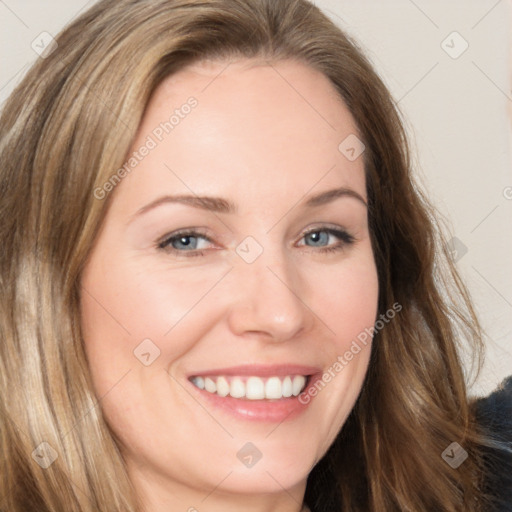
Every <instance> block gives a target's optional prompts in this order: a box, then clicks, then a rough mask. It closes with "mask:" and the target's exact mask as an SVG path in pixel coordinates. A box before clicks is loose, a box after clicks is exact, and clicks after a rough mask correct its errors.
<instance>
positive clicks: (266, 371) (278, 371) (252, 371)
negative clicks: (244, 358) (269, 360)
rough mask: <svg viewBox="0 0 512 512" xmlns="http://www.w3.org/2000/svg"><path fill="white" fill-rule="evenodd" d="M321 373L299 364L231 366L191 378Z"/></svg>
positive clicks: (206, 371) (311, 367) (199, 372)
mask: <svg viewBox="0 0 512 512" xmlns="http://www.w3.org/2000/svg"><path fill="white" fill-rule="evenodd" d="M320 371H321V369H320V368H318V367H316V366H305V365H299V364H273V365H262V364H246V365H241V366H230V367H226V368H215V369H208V370H200V371H196V372H194V373H191V374H190V375H189V377H194V376H197V375H200V376H203V377H208V376H212V375H232V376H234V375H246V376H247V375H249V376H251V375H254V376H256V377H271V376H277V377H286V376H287V375H305V376H306V375H314V374H316V373H319V372H320Z"/></svg>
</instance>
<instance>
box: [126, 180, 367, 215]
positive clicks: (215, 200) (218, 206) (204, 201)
mask: <svg viewBox="0 0 512 512" xmlns="http://www.w3.org/2000/svg"><path fill="white" fill-rule="evenodd" d="M342 197H351V198H354V199H357V200H358V201H360V202H361V203H363V204H364V205H365V206H368V205H367V204H366V201H365V200H364V199H363V197H362V196H361V195H360V194H359V193H358V192H356V191H355V190H352V189H350V188H346V187H341V188H335V189H332V190H326V191H325V192H321V193H319V194H316V195H314V196H311V197H310V198H309V199H308V200H307V201H306V202H305V203H304V206H305V207H306V208H316V207H318V206H322V205H325V204H328V203H330V202H332V201H334V200H335V199H338V198H342ZM169 203H171V204H172V203H178V204H185V205H188V206H192V207H193V208H200V209H202V210H207V211H211V212H215V213H228V214H235V213H237V212H238V208H237V206H236V205H235V204H234V203H232V202H231V201H228V200H227V199H223V198H221V197H213V196H196V195H176V196H169V195H166V196H162V197H159V198H158V199H155V200H154V201H151V202H150V203H148V204H147V205H145V206H143V207H142V208H140V209H139V210H138V211H137V212H136V213H135V214H134V215H133V216H132V217H137V216H139V215H142V214H143V213H146V212H148V211H149V210H153V209H154V208H157V207H158V206H161V205H163V204H169Z"/></svg>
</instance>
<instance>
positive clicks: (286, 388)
mask: <svg viewBox="0 0 512 512" xmlns="http://www.w3.org/2000/svg"><path fill="white" fill-rule="evenodd" d="M283 396H284V397H285V398H288V397H289V396H292V379H291V377H285V378H284V380H283Z"/></svg>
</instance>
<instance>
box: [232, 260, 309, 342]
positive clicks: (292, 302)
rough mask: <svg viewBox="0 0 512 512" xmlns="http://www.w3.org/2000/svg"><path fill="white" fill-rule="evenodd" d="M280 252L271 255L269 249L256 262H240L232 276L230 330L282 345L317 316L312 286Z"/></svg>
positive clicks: (305, 329)
mask: <svg viewBox="0 0 512 512" xmlns="http://www.w3.org/2000/svg"><path fill="white" fill-rule="evenodd" d="M278 252H279V251H273V254H272V255H271V254H270V251H269V250H265V251H264V252H263V254H262V255H261V256H260V257H259V258H258V259H257V260H256V261H254V262H253V263H246V262H245V261H242V260H239V261H237V262H236V264H235V269H233V271H232V272H231V276H230V279H231V286H232V288H231V289H230V292H232V296H231V302H230V311H229V315H228V319H229V326H230V329H231V330H232V332H233V333H235V334H236V335H239V336H243V335H247V334H258V335H260V336H264V337H265V338H266V339H268V340H269V341H275V342H282V341H286V340H289V339H293V338H294V337H297V336H298V335H299V334H301V333H304V332H308V330H309V329H311V327H312V326H313V323H314V321H315V315H314V312H313V310H312V309H311V305H308V304H307V302H308V297H309V294H308V293H307V292H308V283H306V282H304V280H303V279H301V277H300V273H299V272H298V271H297V269H296V268H294V267H293V265H292V264H291V263H290V262H289V261H286V255H285V254H282V252H281V253H280V254H276V253H278ZM311 284H314V283H311ZM310 302H311V300H310Z"/></svg>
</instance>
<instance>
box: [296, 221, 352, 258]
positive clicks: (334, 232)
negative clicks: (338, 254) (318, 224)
mask: <svg viewBox="0 0 512 512" xmlns="http://www.w3.org/2000/svg"><path fill="white" fill-rule="evenodd" d="M322 235H323V236H322ZM330 237H334V238H338V239H339V240H341V243H338V244H336V245H327V244H328V243H329V238H330ZM304 239H305V240H310V241H312V242H313V243H314V244H317V243H318V244H320V245H312V246H311V245H310V246H308V247H321V250H320V252H331V251H338V250H341V249H343V248H344V246H345V245H350V244H352V243H354V240H355V238H354V237H353V236H352V235H349V234H348V233H347V232H346V231H343V230H341V229H333V228H327V227H324V228H316V229H313V230H311V231H308V232H307V233H305V234H304Z"/></svg>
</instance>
